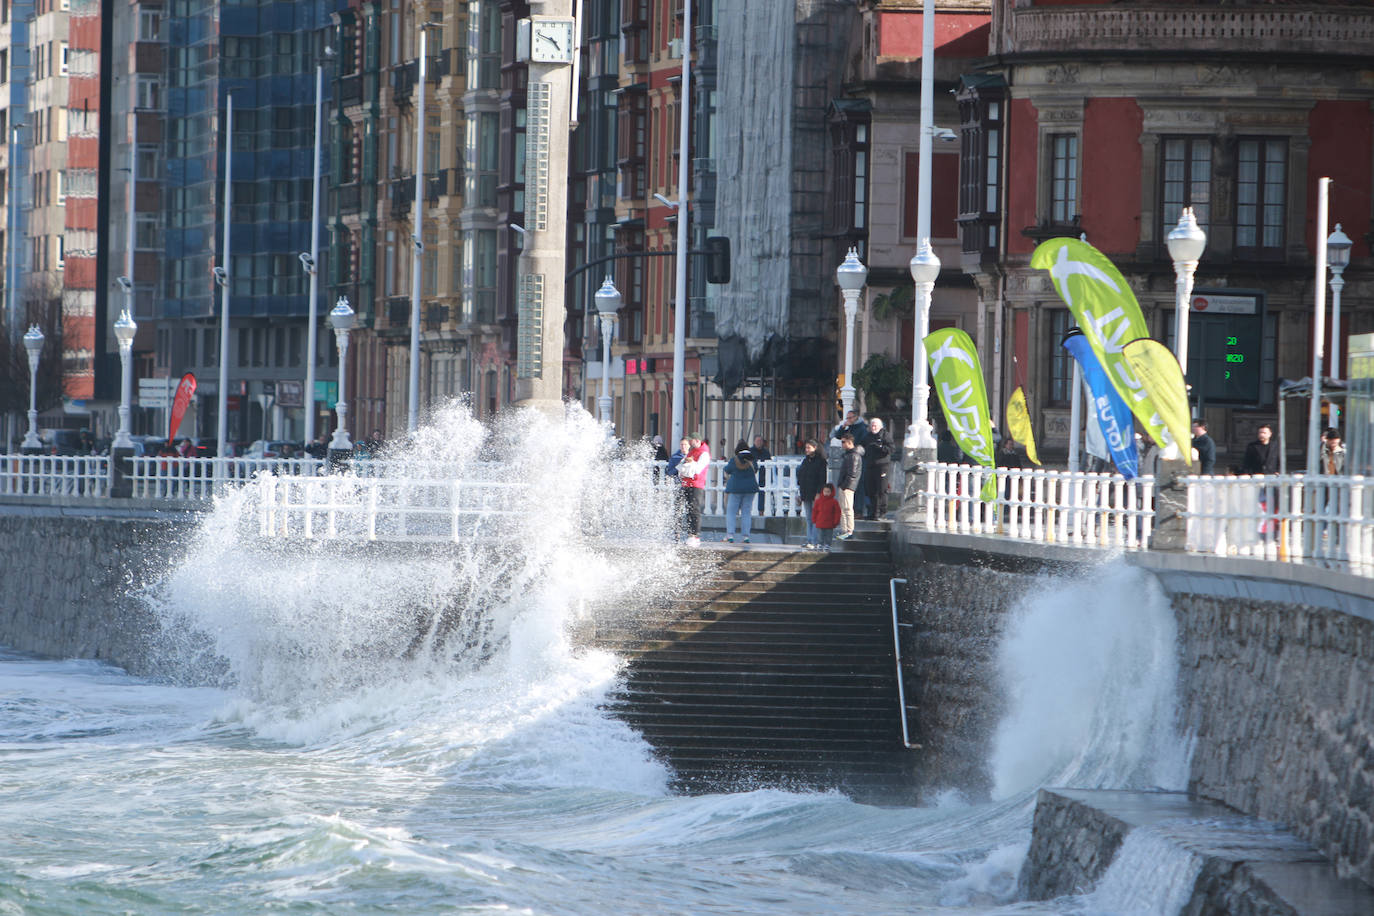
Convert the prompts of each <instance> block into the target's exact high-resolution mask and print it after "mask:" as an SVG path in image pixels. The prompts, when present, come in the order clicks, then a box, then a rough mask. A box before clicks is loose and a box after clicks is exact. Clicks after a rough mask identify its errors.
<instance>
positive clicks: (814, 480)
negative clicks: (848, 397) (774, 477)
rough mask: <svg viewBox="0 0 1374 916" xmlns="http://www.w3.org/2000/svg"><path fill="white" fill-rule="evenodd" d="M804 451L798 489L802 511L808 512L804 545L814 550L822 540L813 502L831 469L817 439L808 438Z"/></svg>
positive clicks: (798, 470) (798, 472)
mask: <svg viewBox="0 0 1374 916" xmlns="http://www.w3.org/2000/svg"><path fill="white" fill-rule="evenodd" d="M802 451H803V452H804V453H805V457H804V458H802V460H801V464H799V465H797V489H798V490H799V491H801V501H802V511H803V512H804V513H806V544H805V545H803V546H804V548H805V549H808V550H814V549H815V548H817V547H819V546H820V540H819V537H818V535H817V534H816V518H815V515H816V512H815V508H814V507H813V505H812V503H814V502H815V500H816V497H817V496H819V495H820V492H821V488H822V487H824V486H825V484H826V477H827V476H828V474H829V469H828V468H827V467H826V464H825V456H824V455H823V454H821V449H820V445H818V444H817V442H816V440H815V439H807V440H806V442H805V444H803V445H802ZM836 505H837V506H838V505H839V504H838V503H836Z"/></svg>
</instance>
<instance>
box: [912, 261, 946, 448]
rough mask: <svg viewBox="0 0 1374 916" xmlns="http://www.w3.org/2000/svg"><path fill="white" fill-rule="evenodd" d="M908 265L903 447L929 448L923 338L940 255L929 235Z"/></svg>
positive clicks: (931, 438) (932, 436) (927, 377)
mask: <svg viewBox="0 0 1374 916" xmlns="http://www.w3.org/2000/svg"><path fill="white" fill-rule="evenodd" d="M908 267H909V268H910V269H911V279H912V280H914V281H916V341H915V346H914V347H913V348H912V351H911V352H912V363H913V365H912V367H911V432H910V434H909V437H908V438H909V439H910V440H911V442H910V444H908V445H907V448H908V449H924V450H933V449H934V448H935V434H934V433H932V432H931V429H930V419H929V417H928V416H927V403H926V402H927V401H929V400H930V375H929V369H928V368H927V366H926V345H925V339H926V335H927V334H929V333H930V297H931V293H933V292H934V291H935V281H936V280H937V279H938V278H939V276H940V259H939V258H938V257H936V255H935V249H933V248H931V247H930V239H928V238H926V239H921V245H920V247H919V248H917V249H916V254H915V255H913V256H912V258H911V263H910V264H909V265H908Z"/></svg>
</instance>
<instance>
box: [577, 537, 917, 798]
mask: <svg viewBox="0 0 1374 916" xmlns="http://www.w3.org/2000/svg"><path fill="white" fill-rule="evenodd" d="M722 546H724V545H722ZM722 561H723V562H722V564H721V565H720V566H719V567H718V568H717V569H716V571H715V573H714V575H712V576H711V578H710V579H708V580H705V581H703V582H701V583H700V585H699V586H698V587H697V588H695V589H693V590H692V591H691V592H689V593H685V594H683V595H681V596H680V597H678V598H677V599H676V600H675V601H673V602H672V603H671V604H670V605H669V606H667V607H659V608H653V609H647V610H645V611H643V612H641V613H639V614H637V615H636V616H635V618H634V620H633V621H620V622H619V623H617V624H614V625H609V626H607V625H603V626H601V627H600V628H598V631H597V634H596V636H595V638H594V641H595V642H596V643H597V644H599V645H601V646H603V647H606V648H608V649H611V650H613V651H615V652H617V653H619V654H621V655H623V656H625V657H627V658H629V659H630V663H629V666H628V672H627V675H626V681H625V686H624V688H623V689H622V690H621V691H620V692H619V693H618V694H617V695H615V696H614V697H613V698H612V708H613V709H614V710H615V712H616V713H617V714H618V715H619V716H621V717H622V718H624V719H625V720H626V721H628V722H629V723H631V724H632V725H634V726H635V727H636V728H637V729H638V730H639V731H641V732H642V733H643V734H644V736H645V737H646V738H647V739H648V741H649V742H650V743H651V744H652V745H653V746H654V748H655V749H656V750H657V752H658V753H659V754H660V755H661V756H662V757H663V758H664V759H665V760H666V761H667V762H668V763H669V764H671V766H672V767H673V769H674V771H675V772H676V774H677V787H678V788H679V789H681V790H684V791H690V792H704V791H721V790H739V789H747V788H756V787H760V786H783V787H788V788H839V789H841V790H843V791H845V792H847V793H848V794H850V795H853V796H854V797H858V798H863V799H865V800H875V801H880V800H909V793H907V792H906V790H907V788H908V787H909V785H910V777H909V771H910V767H911V759H912V758H911V753H910V752H909V751H907V750H906V749H905V748H904V747H903V745H902V740H901V723H900V721H899V719H898V700H897V686H896V672H895V670H894V663H893V651H892V611H891V603H890V600H889V592H888V576H889V575H890V564H889V557H888V547H887V532H886V525H885V523H864V524H863V525H862V527H861V528H860V530H859V531H858V532H857V533H856V535H855V537H854V539H853V540H851V541H848V542H846V543H843V544H837V545H836V549H835V551H834V552H832V553H829V554H825V553H813V552H811V551H801V550H797V549H795V548H775V547H774V548H760V547H757V546H756V547H754V548H752V549H740V550H727V551H724V552H723V553H722Z"/></svg>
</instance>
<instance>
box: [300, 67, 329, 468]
mask: <svg viewBox="0 0 1374 916" xmlns="http://www.w3.org/2000/svg"><path fill="white" fill-rule="evenodd" d="M323 95H324V65H323V64H316V65H315V169H314V172H313V173H312V174H313V183H312V184H311V185H310V189H311V194H310V263H308V264H306V265H305V269H306V271H307V272H308V273H309V274H310V302H309V305H308V306H307V307H306V316H307V318H306V320H307V322H308V324H307V325H306V330H305V397H304V398H303V400H304V402H305V447H306V448H310V445H311V443H312V442H314V441H315V352H316V349H317V348H318V342H317V340H316V338H317V337H318V335H319V327H318V326H317V322H316V320H315V308H316V302H315V300H316V298H317V297H318V295H319V284H320V122H321V121H322V120H323V118H322V114H323Z"/></svg>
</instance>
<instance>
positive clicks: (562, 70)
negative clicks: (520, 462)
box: [515, 0, 579, 417]
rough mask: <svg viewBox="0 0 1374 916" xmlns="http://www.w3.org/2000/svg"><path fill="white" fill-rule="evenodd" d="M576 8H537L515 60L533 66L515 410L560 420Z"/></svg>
mask: <svg viewBox="0 0 1374 916" xmlns="http://www.w3.org/2000/svg"><path fill="white" fill-rule="evenodd" d="M572 3H573V0H531V2H530V13H531V16H530V18H529V19H527V20H522V21H521V22H520V23H519V32H518V34H517V56H519V57H522V58H523V59H524V60H525V61H527V62H528V65H529V79H528V86H527V92H526V99H527V102H526V106H527V108H526V122H525V124H526V126H525V150H526V168H525V226H524V227H523V229H524V231H523V232H522V233H521V235H522V240H523V250H522V253H521V257H520V267H519V279H518V281H517V284H516V295H517V303H518V316H519V322H518V324H517V327H516V337H517V339H516V382H515V403H516V404H518V405H521V406H529V407H535V408H539V409H542V410H546V411H549V412H551V413H556V415H558V416H560V417H561V416H562V412H563V347H564V340H563V322H564V320H565V318H566V314H567V313H566V306H565V305H564V301H563V300H564V286H565V284H564V282H563V277H564V274H565V273H566V259H567V246H568V233H567V215H568V201H567V196H568V146H569V133H570V118H569V112H570V110H571V99H572V92H573V86H572V62H573V58H574V56H575V55H576V54H577V52H578V47H577V45H578V41H577V37H578V35H579V26H578V24H577V23H576V22H575V21H574V19H573V14H572Z"/></svg>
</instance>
